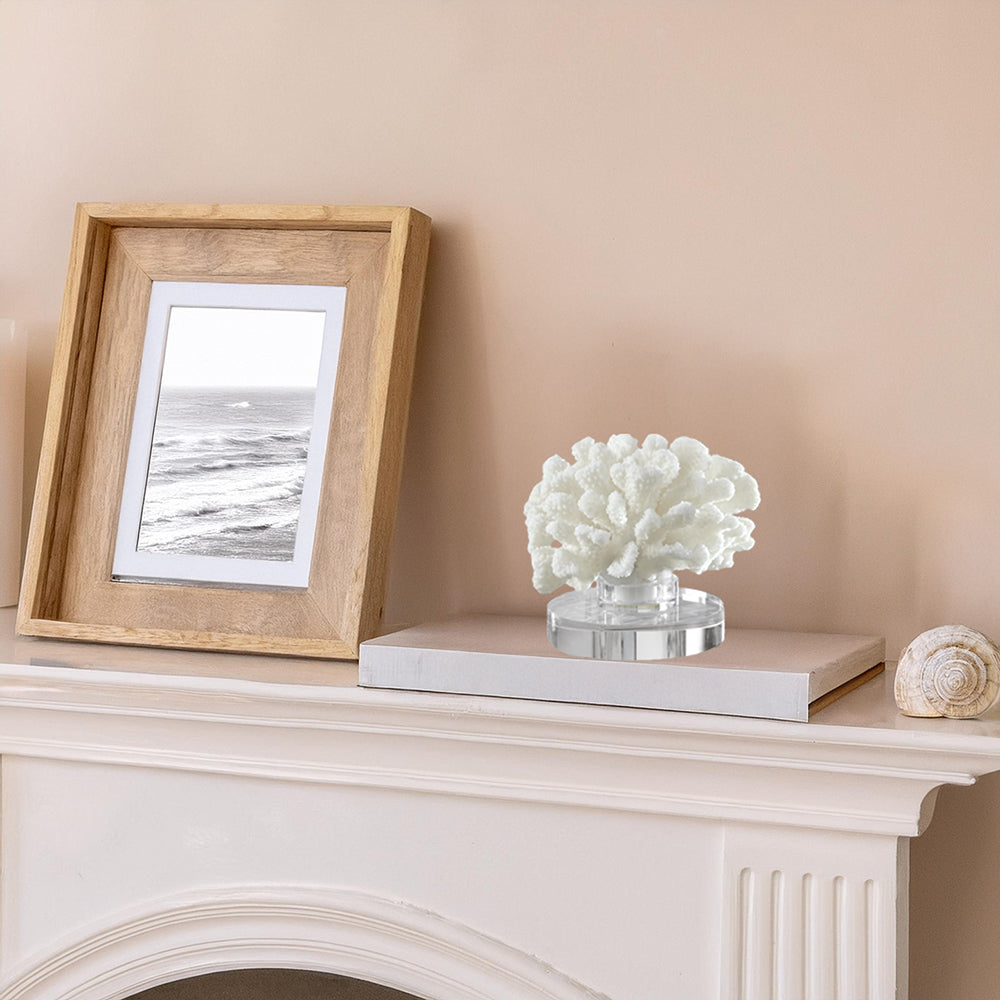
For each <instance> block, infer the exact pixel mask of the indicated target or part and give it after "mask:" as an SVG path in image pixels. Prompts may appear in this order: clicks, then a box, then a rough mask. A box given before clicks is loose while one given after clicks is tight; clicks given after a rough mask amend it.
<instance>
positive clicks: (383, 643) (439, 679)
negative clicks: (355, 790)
mask: <svg viewBox="0 0 1000 1000" xmlns="http://www.w3.org/2000/svg"><path fill="white" fill-rule="evenodd" d="M884 662H885V640H884V639H881V638H877V637H873V636H854V635H827V634H819V633H808V632H777V631H765V630H759V629H729V630H727V632H726V639H725V641H724V642H723V643H722V644H721V645H719V646H716V647H715V648H714V649H710V650H708V651H706V652H704V653H699V654H697V655H696V656H682V657H676V658H675V659H670V660H636V661H624V662H623V661H620V660H594V659H584V658H579V657H573V656H567V655H566V654H564V653H561V652H559V651H558V650H557V649H555V648H554V647H553V646H552V645H551V644H550V643H549V641H548V639H547V637H546V634H545V619H544V618H535V617H520V616H504V615H475V616H470V617H464V618H455V619H451V620H449V621H445V622H439V623H435V624H429V625H418V626H416V627H414V628H408V629H404V630H403V631H400V632H395V633H393V634H391V635H386V636H381V637H379V638H377V639H370V640H369V641H368V642H365V643H363V644H362V646H361V655H360V665H359V673H360V683H361V685H362V686H364V687H379V688H396V689H401V690H406V691H435V692H444V693H451V694H471V695H494V696H498V697H506V698H529V699H533V700H536V701H566V702H579V703H582V704H591V705H618V706H625V707H631V708H658V709H669V710H672V711H679V712H707V713H710V714H715V715H739V716H747V717H751V718H762V719H786V720H791V721H798V722H807V721H808V719H809V716H810V709H812V711H816V710H817V708H818V707H822V706H823V705H825V704H828V703H829V702H830V701H831V700H834V699H835V698H836V697H839V695H840V694H842V693H846V691H847V690H850V689H852V688H853V687H856V686H857V685H858V684H860V683H863V682H864V681H865V680H868V679H869V677H871V676H874V674H876V673H878V672H879V671H880V670H881V669H882V666H883V665H884Z"/></svg>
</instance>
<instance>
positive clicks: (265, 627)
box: [17, 204, 430, 659]
mask: <svg viewBox="0 0 1000 1000" xmlns="http://www.w3.org/2000/svg"><path fill="white" fill-rule="evenodd" d="M429 234H430V220H429V219H428V218H427V216H425V215H423V214H421V213H420V212H417V211H415V210H414V209H411V208H342V207H332V206H280V205H266V206H257V205H149V204H81V205H79V206H78V207H77V214H76V225H75V228H74V235H73V243H72V250H71V255H70V265H69V273H68V278H67V284H66V293H65V298H64V303H63V312H62V319H61V321H60V328H59V335H58V339H57V343H56V351H55V358H54V362H53V374H52V385H51V390H50V395H49V404H48V412H47V416H46V424H45V432H44V439H43V444H42V451H41V456H40V461H39V471H38V485H37V490H36V495H35V503H34V508H33V512H32V520H31V530H30V533H29V538H28V549H27V556H26V562H25V571H24V580H23V584H22V590H21V601H20V605H19V609H18V623H17V628H18V632H20V633H21V634H24V635H36V636H48V637H56V638H73V639H86V640H94V641H99V642H116V643H135V644H140V645H153V646H177V647H184V648H192V649H222V650H238V651H248V652H259V653H279V654H290V655H300V656H321V657H330V658H337V659H350V658H354V657H356V656H357V654H358V648H359V645H360V643H361V642H362V641H363V640H364V639H367V638H370V637H372V636H374V635H376V634H377V633H378V631H379V625H380V622H381V616H382V602H383V598H384V592H385V581H386V571H387V561H388V552H389V544H390V540H391V535H392V529H393V524H394V521H395V510H396V501H397V497H398V492H399V474H400V468H401V455H402V445H403V439H404V435H405V429H406V416H407V410H408V406H409V393H410V383H411V378H412V370H413V359H414V351H415V345H416V334H417V326H418V321H419V314H420V304H421V295H422V289H423V279H424V272H425V267H426V260H427V248H428V242H429ZM153 281H218V282H247V283H252V282H257V283H270V284H328V285H344V286H345V287H346V288H347V300H346V310H345V319H344V331H343V339H342V342H341V355H340V362H339V366H338V371H337V382H336V389H335V393H334V404H333V413H332V417H331V423H330V438H329V444H328V447H327V453H326V460H325V469H324V476H323V485H322V488H321V497H322V500H321V509H320V512H319V516H318V519H317V526H316V535H315V549H314V554H313V560H312V567H311V571H310V575H309V585H308V587H307V588H306V589H305V590H288V589H274V590H270V589H261V588H247V589H238V588H237V589H234V588H229V587H226V588H223V587H212V586H207V587H206V586H184V585H176V584H166V583H164V584H159V583H131V582H122V581H116V580H113V579H112V576H111V563H112V557H113V549H114V539H115V532H116V528H117V520H118V510H119V505H120V502H121V495H122V485H123V479H124V471H125V462H126V455H127V450H128V441H129V432H130V427H131V422H132V412H133V408H134V405H135V394H136V388H137V384H138V378H139V364H140V360H141V354H142V346H143V339H144V335H145V322H146V313H147V310H148V303H149V296H150V292H151V289H152V283H153Z"/></svg>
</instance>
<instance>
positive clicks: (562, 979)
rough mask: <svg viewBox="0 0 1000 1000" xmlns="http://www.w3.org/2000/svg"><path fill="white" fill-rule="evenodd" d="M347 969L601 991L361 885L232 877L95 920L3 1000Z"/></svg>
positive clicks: (451, 985) (438, 991) (531, 993)
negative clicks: (231, 882)
mask: <svg viewBox="0 0 1000 1000" xmlns="http://www.w3.org/2000/svg"><path fill="white" fill-rule="evenodd" d="M266 968H273V969H300V970H310V971H315V972H325V973H330V974H332V975H338V976H346V977H349V978H352V979H358V980H362V981H364V982H368V983H371V984H374V985H378V986H386V987H389V988H390V989H394V990H397V991H400V992H401V993H403V994H410V995H412V996H413V997H415V998H418V1000H483V998H486V997H498V996H502V997H504V998H505V1000H507V998H509V1000H602V995H601V994H598V993H595V992H594V991H592V990H590V989H588V988H586V987H584V986H582V985H581V984H579V983H577V982H575V981H574V980H571V979H570V978H568V977H567V976H565V975H563V974H562V973H560V972H558V971H557V970H555V969H553V968H551V967H550V966H548V965H546V964H545V963H544V962H541V961H539V960H538V959H537V958H535V957H534V956H532V955H528V954H527V953H525V952H522V951H519V950H518V949H516V948H514V947H512V946H510V945H507V944H504V943H502V942H500V941H497V940H495V939H494V938H491V937H489V936H487V935H485V934H482V933H480V932H478V931H476V930H474V929H472V928H469V927H467V926H465V925H463V924H461V923H459V922H457V921H453V920H449V919H447V918H446V917H443V916H441V915H439V914H435V913H431V912H428V911H427V910H424V909H420V908H417V907H415V906H412V905H409V904H407V903H403V902H400V901H395V900H389V899H385V898H382V897H378V896H374V895H370V894H367V893H363V892H355V891H352V890H317V889H306V888H299V887H295V888H289V887H282V888H275V887H271V888H266V889H265V888H260V887H257V888H254V889H245V888H241V887H231V886H222V887H215V888H213V889H211V890H201V891H199V892H198V893H196V894H187V895H185V896H182V897H173V898H172V899H170V900H161V901H160V902H159V903H158V904H157V905H151V906H147V907H144V908H143V909H142V910H141V911H133V912H131V913H130V914H126V915H119V919H117V920H113V921H105V922H102V923H101V924H98V925H94V926H91V927H90V928H88V929H87V930H86V931H85V932H84V933H81V934H80V935H79V936H77V937H76V938H74V939H73V940H70V941H63V942H60V943H59V944H58V945H57V946H55V947H54V948H53V949H52V952H51V954H50V955H49V956H48V957H46V958H44V959H42V960H41V961H39V962H37V963H35V964H34V965H33V966H32V967H31V968H30V969H26V970H25V971H23V972H22V973H21V974H20V975H18V976H17V977H16V978H15V979H14V981H13V982H12V983H11V985H10V986H9V988H8V989H6V990H5V991H4V1000H53V998H56V997H57V998H59V1000H125V998H129V997H133V996H135V995H136V994H141V993H142V992H144V991H146V990H149V989H151V988H153V987H155V986H160V985H162V984H165V983H170V982H175V981H177V980H182V979H185V978H190V977H192V976H198V975H206V974H209V973H214V972H224V971H229V970H240V969H266Z"/></svg>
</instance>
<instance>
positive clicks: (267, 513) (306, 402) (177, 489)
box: [137, 385, 316, 562]
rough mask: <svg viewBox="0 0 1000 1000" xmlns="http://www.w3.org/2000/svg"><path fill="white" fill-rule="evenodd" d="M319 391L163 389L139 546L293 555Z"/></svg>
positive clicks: (225, 554)
mask: <svg viewBox="0 0 1000 1000" xmlns="http://www.w3.org/2000/svg"><path fill="white" fill-rule="evenodd" d="M315 396H316V392H315V389H313V388H312V387H297V388H284V387H273V386H268V387H266V388H260V387H254V388H242V389H241V388H233V387H231V386H227V387H225V388H206V387H202V386H198V387H190V386H188V387H179V386H166V385H164V386H163V387H161V390H160V396H159V401H158V403H157V408H156V421H155V425H154V430H153V442H152V449H151V456H150V462H149V473H148V477H147V481H146V492H145V496H144V499H143V505H142V518H141V521H140V527H139V541H138V546H137V548H138V549H139V550H140V551H147V552H168V553H176V554H186V555H198V556H218V557H222V558H231V559H264V560H270V561H275V562H285V561H291V559H292V556H293V554H294V549H295V535H296V530H297V528H298V521H299V509H300V506H301V500H302V484H303V480H304V477H305V471H306V457H307V455H308V451H309V435H310V431H311V427H312V420H313V406H314V401H315Z"/></svg>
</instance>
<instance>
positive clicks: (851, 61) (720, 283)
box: [0, 0, 1000, 1000]
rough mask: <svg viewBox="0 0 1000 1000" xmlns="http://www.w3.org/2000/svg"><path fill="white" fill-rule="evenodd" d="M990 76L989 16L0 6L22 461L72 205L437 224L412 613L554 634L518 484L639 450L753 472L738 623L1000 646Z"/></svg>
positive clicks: (402, 585) (749, 9)
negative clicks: (683, 447) (977, 640)
mask: <svg viewBox="0 0 1000 1000" xmlns="http://www.w3.org/2000/svg"><path fill="white" fill-rule="evenodd" d="M998 51H1000V4H996V3H990V2H986V0H936V2H919V0H913V2H910V0H899V2H889V0H864V2H841V3H827V2H821V0H789V2H787V3H783V2H777V0H762V2H758V3H750V2H737V0H705V2H698V0H655V2H654V0H649V2H614V0H534V2H527V0H513V2H510V0H508V2H501V0H366V2H362V3H347V2H341V0H326V2H321V0H238V2H237V0H63V2H59V0H0V314H5V315H11V316H14V317H15V318H16V319H17V320H18V321H19V322H21V323H23V324H25V325H26V326H27V327H28V329H29V333H30V337H31V343H30V384H29V414H28V416H29V439H28V453H29V462H31V463H33V461H34V457H35V454H36V452H37V448H38V442H39V435H40V424H41V419H42V413H43V410H44V400H45V392H46V386H47V379H48V367H49V364H50V359H51V353H52V346H53V338H54V331H55V326H56V322H57V318H58V313H59V306H60V299H61V293H62V283H63V278H64V273H65V266H66V258H67V250H68V245H69V235H70V226H71V221H72V214H73V204H74V202H76V201H78V200H143V201H261V202H269V201H274V202H279V201H280V202H340V203H346V204H349V203H358V204H362V203H388V204H412V205H414V206H416V207H418V208H420V209H422V210H424V211H426V212H427V213H429V214H430V215H431V216H432V217H433V219H434V222H435V230H434V244H433V252H432V259H431V265H430V270H429V275H428V293H427V301H426V309H425V321H424V323H423V327H422V333H421V337H422V340H421V345H420V350H419V356H418V363H417V375H416V384H415V393H414V399H413V406H412V410H411V418H410V432H409V438H408V441H407V457H406V465H405V470H404V481H403V491H402V497H401V509H400V514H399V520H398V527H397V538H396V544H395V548H394V552H393V560H392V579H391V587H390V600H389V605H388V617H389V618H390V619H391V620H394V621H419V620H423V619H426V618H429V617H433V616H438V615H442V614H445V613H449V612H453V611H462V610H478V609H494V610H516V611H531V612H535V613H541V611H542V609H543V607H544V603H545V598H543V597H540V596H539V595H537V594H535V592H534V591H533V590H532V588H531V584H530V569H529V565H528V560H527V555H526V553H525V551H524V543H525V539H524V530H523V523H522V519H521V514H520V508H521V505H522V504H523V502H524V499H525V497H526V496H527V493H528V490H529V489H530V487H531V485H532V484H533V483H534V482H535V481H536V479H537V478H538V477H539V474H540V467H541V463H542V461H543V460H544V459H545V458H546V457H547V456H548V455H550V454H552V453H554V452H557V451H561V452H563V453H564V454H566V453H567V452H568V448H569V445H570V444H572V442H574V441H575V440H577V439H578V438H580V437H583V436H584V435H587V434H590V435H593V436H595V437H606V436H607V435H609V434H611V433H615V432H619V431H624V430H627V431H630V432H631V433H634V434H636V435H637V436H640V437H641V436H643V435H645V434H646V433H648V432H650V431H657V432H660V433H662V434H664V435H666V436H667V437H671V438H672V437H675V436H678V435H681V434H689V435H692V436H695V437H698V438H700V439H702V440H703V441H705V442H706V443H707V444H708V445H709V446H710V447H711V448H712V449H713V450H714V451H718V452H721V453H722V454H725V455H729V456H732V457H735V458H738V459H739V460H741V461H742V462H743V463H744V464H745V465H746V466H747V468H748V469H749V470H750V471H751V472H752V473H754V474H755V475H756V476H757V478H758V479H759V481H760V484H761V488H762V492H763V495H764V501H763V503H762V505H761V507H760V509H759V511H758V513H757V515H756V520H757V524H758V528H757V532H756V537H757V547H756V548H755V549H754V550H753V551H752V552H750V553H746V554H742V555H741V556H738V557H737V564H736V567H735V568H734V569H732V570H729V571H726V572H723V573H718V574H713V575H711V576H710V577H707V578H704V579H703V580H702V581H701V582H700V584H699V585H702V586H706V587H707V588H708V589H710V590H712V591H713V592H715V593H718V594H719V595H720V596H722V597H723V598H724V599H725V601H726V603H727V610H728V616H729V621H730V623H731V624H732V625H744V626H760V627H766V626H771V627H778V628H786V629H803V630H837V631H851V632H866V633H877V634H884V635H886V637H887V638H888V641H889V646H890V649H891V650H892V651H894V652H895V651H897V650H898V649H899V648H900V647H901V646H902V644H904V643H905V642H906V641H908V639H909V638H911V637H912V636H913V635H915V634H916V633H917V632H919V631H921V630H923V629H925V628H928V627H931V626H933V625H938V624H943V623H946V622H949V621H961V622H964V623H966V624H969V625H972V626H974V627H977V628H980V629H982V630H984V631H986V632H987V633H989V634H992V635H994V636H997V637H1000V600H998V598H997V590H998V587H997V583H998V576H1000V570H998V565H1000V516H998V513H997V512H998V510H1000V462H998V461H997V457H998V450H1000V448H998V443H997V436H998V432H1000V392H998V386H997V373H998V370H1000V275H998V272H1000V186H998V183H997V179H998V177H1000V124H998V123H1000V73H998V71H997V52H998ZM31 471H32V472H33V465H32V470H31ZM694 582H695V581H694V580H689V581H688V584H689V585H690V584H692V583H694ZM970 794H971V793H970ZM949 801H952V800H949ZM984 801H986V800H984ZM988 801H989V802H996V801H997V796H994V797H993V798H992V799H988ZM991 809H992V813H991V812H990V810H991ZM986 812H987V813H988V814H990V815H993V814H995V813H997V812H1000V804H997V805H993V806H988V807H987V808H986ZM994 818H995V817H994ZM997 829H998V827H997V824H996V823H993V824H992V831H991V832H990V833H989V834H988V835H989V836H996V832H995V831H996V830H997ZM983 835H984V836H986V835H987V834H985V833H984V834H983ZM921 850H922V853H921V852H918V851H916V850H915V858H917V860H918V862H919V864H915V869H916V870H915V873H914V879H915V882H917V883H920V879H921V878H922V875H921V871H920V868H919V865H925V866H928V868H929V867H935V866H936V861H935V858H936V855H935V854H934V851H933V850H931V849H930V848H927V849H923V846H922V845H921ZM940 850H944V848H941V849H940ZM925 870H926V869H925ZM923 884H924V886H925V888H926V887H927V886H929V885H930V883H923ZM917 897H918V898H919V901H920V905H921V906H924V907H926V910H925V912H926V913H930V912H932V910H933V908H934V902H933V901H934V898H935V897H934V894H933V892H931V890H930V889H929V888H928V889H927V891H922V893H918V894H917ZM914 961H915V963H917V964H916V965H915V970H916V971H915V979H917V980H918V982H917V983H916V985H915V987H914V996H916V997H926V998H928V1000H930V998H931V997H941V996H945V995H947V996H959V994H955V993H951V992H941V991H940V990H937V991H935V988H934V985H933V984H934V982H935V979H934V977H935V976H938V975H941V976H944V975H946V973H947V972H948V970H947V968H945V969H944V971H940V969H941V965H940V962H939V961H938V959H937V957H935V958H934V959H933V961H932V959H931V957H929V956H928V955H926V954H924V955H923V956H921V955H917V956H916V957H915V959H914ZM920 963H923V965H921V964H920ZM935 970H938V971H935ZM916 972H919V973H920V974H919V975H917V974H916ZM996 972H997V970H996V969H994V970H993V973H994V978H995V973H996ZM964 974H965V975H966V977H967V979H968V976H969V973H964ZM942 981H944V980H942ZM970 982H971V980H970ZM928 984H930V985H928ZM968 989H969V990H973V992H967V993H964V994H961V996H962V997H963V998H964V997H966V996H967V997H980V996H982V997H986V996H993V993H992V992H989V993H988V992H974V990H975V989H976V987H973V986H969V987H968ZM983 989H987V986H983ZM928 990H929V991H930V992H928Z"/></svg>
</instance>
